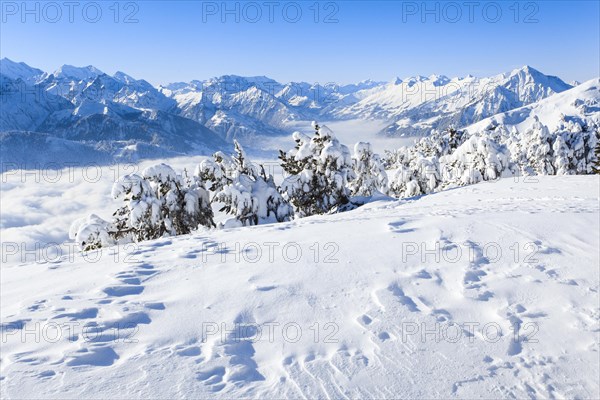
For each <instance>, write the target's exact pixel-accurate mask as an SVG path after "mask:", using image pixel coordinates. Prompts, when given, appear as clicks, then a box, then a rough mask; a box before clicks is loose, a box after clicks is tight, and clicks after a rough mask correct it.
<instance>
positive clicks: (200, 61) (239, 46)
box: [0, 0, 600, 84]
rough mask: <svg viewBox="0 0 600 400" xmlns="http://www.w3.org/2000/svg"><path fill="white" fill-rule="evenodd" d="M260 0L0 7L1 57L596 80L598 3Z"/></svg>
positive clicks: (176, 67)
mask: <svg viewBox="0 0 600 400" xmlns="http://www.w3.org/2000/svg"><path fill="white" fill-rule="evenodd" d="M265 1H266V0H260V1H257V2H228V3H226V6H225V7H223V4H224V3H223V2H221V1H217V2H200V1H169V2H164V1H138V2H128V1H122V2H119V3H118V5H119V6H118V13H117V12H116V11H117V8H115V7H114V4H115V2H114V1H107V2H101V1H99V2H97V3H93V2H87V1H79V2H78V6H75V7H74V8H72V9H69V8H68V6H65V5H64V4H65V3H64V2H63V1H56V2H54V3H53V5H48V4H51V3H44V2H30V3H28V4H27V5H26V8H24V7H23V6H22V2H21V1H14V2H12V1H3V2H2V5H1V8H2V16H1V18H2V24H1V28H0V53H1V56H2V57H8V58H10V59H12V60H14V61H24V62H26V63H28V64H30V65H32V66H35V67H38V68H41V69H43V70H47V71H51V70H54V69H56V68H58V67H59V66H60V65H62V64H72V65H78V66H81V65H90V64H91V65H94V66H96V67H98V68H100V69H101V70H103V71H105V72H107V73H114V72H116V71H117V70H122V71H124V72H127V73H128V74H130V75H132V76H134V77H136V78H144V79H146V80H148V81H150V82H151V83H153V84H161V83H168V82H174V81H189V80H192V79H206V78H209V77H213V76H218V75H223V74H238V75H245V76H252V75H267V76H269V77H272V78H275V79H277V80H279V81H284V82H287V81H299V80H303V81H309V82H321V83H324V82H337V83H349V82H356V81H360V80H363V79H369V78H370V79H375V80H391V79H393V78H394V77H395V76H399V77H406V76H411V75H417V74H420V75H430V74H432V73H437V74H444V75H448V76H464V75H467V74H472V75H476V76H487V75H492V74H496V73H500V72H504V71H508V70H511V69H513V68H517V67H520V66H522V65H525V64H528V65H531V66H533V67H535V68H537V69H539V70H541V71H542V72H544V73H547V74H551V75H558V76H560V77H561V78H563V79H565V80H567V81H570V80H574V79H577V80H580V81H583V80H587V79H591V78H593V77H595V76H598V75H599V74H600V73H599V69H600V60H599V58H600V54H599V50H598V49H599V48H600V42H599V40H600V38H599V36H600V26H599V20H600V9H599V5H598V4H599V2H597V1H583V2H572V1H571V2H560V1H539V2H515V1H507V2H504V1H501V2H497V1H496V2H493V1H476V2H475V3H478V5H476V6H469V4H470V3H469V2H468V1H456V2H427V3H423V2H421V1H418V2H411V1H408V2H406V1H405V2H359V1H339V2H327V1H323V2H315V1H308V2H302V1H298V2H288V1H272V2H271V3H270V4H271V5H270V6H269V5H266V3H265ZM36 3H37V4H38V5H37V6H36ZM92 3H93V4H92ZM57 4H58V7H56V5H57ZM96 4H99V5H100V10H101V15H98V14H97V8H96ZM236 4H237V6H236ZM423 4H425V8H423ZM236 7H237V8H236ZM317 9H318V13H317V12H316V10H317ZM227 10H229V11H230V12H229V13H227ZM259 10H260V15H259V13H258V11H259ZM59 12H60V15H59V14H58V13H59ZM127 16H130V18H129V20H128V21H129V23H126V22H125V20H126V18H127ZM36 18H39V21H36ZM236 18H238V19H239V21H236ZM70 19H72V21H70ZM96 20H97V22H94V21H96ZM136 20H137V22H136ZM315 20H316V21H315ZM52 21H55V22H52ZM115 21H116V22H115Z"/></svg>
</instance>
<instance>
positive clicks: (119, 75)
mask: <svg viewBox="0 0 600 400" xmlns="http://www.w3.org/2000/svg"><path fill="white" fill-rule="evenodd" d="M113 78H115V79H116V80H118V81H121V82H123V83H126V84H130V83H133V82H137V79H135V78H133V77H131V75H127V74H126V73H125V72H122V71H117V72H115V74H114V75H113Z"/></svg>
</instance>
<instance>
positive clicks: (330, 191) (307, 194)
mask: <svg viewBox="0 0 600 400" xmlns="http://www.w3.org/2000/svg"><path fill="white" fill-rule="evenodd" d="M313 127H314V129H315V133H314V135H313V136H312V137H311V138H309V137H308V136H306V135H303V134H301V133H299V132H295V133H294V135H293V137H294V140H295V141H296V146H295V148H294V149H292V150H291V151H290V152H289V153H285V152H280V159H281V166H282V168H283V170H284V171H285V172H286V173H287V174H288V175H289V176H288V177H286V178H285V179H284V181H283V184H282V190H283V192H284V194H285V195H286V196H287V198H288V199H289V201H290V203H291V204H292V205H293V206H294V208H295V209H296V212H297V213H298V215H299V216H301V217H304V216H309V215H314V214H324V213H328V212H330V211H333V210H334V209H336V208H338V207H340V206H342V205H344V204H347V203H348V201H349V197H350V190H349V189H348V182H350V181H351V180H352V179H353V178H354V171H353V170H352V158H351V156H350V151H349V150H348V147H346V146H345V145H343V144H341V143H340V142H339V141H338V140H337V139H336V138H335V136H334V135H333V132H332V131H331V130H330V129H329V128H327V127H325V126H319V125H318V124H317V123H316V122H315V123H313Z"/></svg>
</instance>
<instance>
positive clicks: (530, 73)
mask: <svg viewBox="0 0 600 400" xmlns="http://www.w3.org/2000/svg"><path fill="white" fill-rule="evenodd" d="M0 83H1V91H2V109H1V111H0V132H2V133H1V136H0V141H2V143H3V150H2V155H3V157H7V160H10V161H19V160H18V159H15V157H14V156H13V155H14V154H17V153H19V152H18V151H14V150H15V149H14V148H13V146H17V150H19V149H23V148H24V147H23V146H25V148H27V145H28V140H25V139H23V138H26V137H29V138H32V137H33V136H36V135H41V136H39V137H37V138H36V140H35V141H33V142H35V143H44V142H45V141H47V140H49V139H48V138H50V137H52V138H58V139H60V140H62V141H70V142H74V143H70V144H69V145H70V146H71V147H80V146H85V147H86V148H87V149H88V150H89V151H93V152H97V153H98V157H99V158H107V159H111V158H112V159H115V158H116V159H119V160H130V159H137V158H147V157H153V156H170V155H174V154H206V153H210V152H212V151H214V150H215V149H221V148H223V147H224V146H226V145H227V142H231V141H232V140H233V139H237V140H239V141H240V142H241V143H242V144H243V145H245V146H247V147H249V148H254V149H264V148H265V145H264V144H265V141H268V140H272V139H273V138H274V137H279V136H281V135H288V134H290V133H291V132H292V131H293V130H295V127H296V126H297V125H298V123H299V122H302V121H309V120H320V121H331V120H352V119H363V120H383V121H384V124H383V126H384V128H383V129H382V131H381V133H384V134H385V135H387V136H393V137H398V136H423V135H427V134H429V132H430V131H431V130H432V129H444V128H446V127H448V126H450V125H453V126H455V127H458V128H461V127H465V126H468V125H471V124H474V123H477V122H479V121H481V120H484V119H485V118H488V117H491V116H494V115H496V114H499V113H503V112H509V111H511V110H514V109H517V108H519V107H523V106H527V105H530V104H533V103H536V102H538V101H540V100H543V99H545V98H548V97H550V96H552V95H554V94H556V93H560V92H564V91H567V90H569V89H571V88H572V86H571V85H569V84H567V83H565V82H563V81H562V80H561V79H559V78H557V77H554V76H547V75H544V74H543V73H541V72H539V71H537V70H535V69H533V68H531V67H529V66H525V67H523V68H520V69H516V70H514V71H511V72H508V73H504V74H500V75H496V76H493V77H490V78H475V77H472V76H468V77H464V78H452V79H451V78H448V77H446V76H443V75H432V76H429V77H423V76H416V77H409V78H405V79H400V78H396V79H394V80H392V81H391V82H375V81H371V80H367V81H362V82H359V83H357V84H349V85H342V86H340V85H337V84H334V83H327V84H318V83H316V84H311V83H307V82H291V83H280V82H277V81H275V80H273V79H271V78H268V77H265V76H259V77H241V76H235V75H224V76H221V77H217V78H212V79H208V80H203V81H192V82H188V83H184V82H178V83H172V84H169V85H166V86H160V87H154V86H152V85H151V84H150V83H148V82H147V81H145V80H143V79H135V78H133V77H131V76H129V75H127V74H126V73H124V72H117V73H115V74H114V75H112V76H110V75H108V74H106V73H104V72H102V71H100V70H99V69H97V68H95V67H94V66H91V65H90V66H86V67H74V66H70V65H63V66H62V67H60V68H59V69H57V70H56V71H54V72H52V73H48V72H44V71H42V70H40V69H37V68H32V67H30V66H28V65H26V64H24V63H17V62H14V61H11V60H9V59H7V58H4V59H2V60H1V61H0ZM596 96H597V93H596ZM378 122H379V123H380V122H381V121H378ZM7 132H10V134H9V133H7ZM18 132H28V134H27V135H26V136H23V138H19V137H18V136H17V137H15V135H18ZM33 142H32V143H33ZM59 142H60V141H57V140H53V143H55V144H56V143H59ZM53 148H56V149H58V148H60V146H54V147H53ZM28 150H29V152H30V153H37V152H38V150H39V152H43V151H44V150H45V149H44V148H40V149H32V148H29V149H28ZM55 155H56V157H54V158H57V159H62V157H61V156H59V153H56V154H55ZM48 157H49V158H52V156H51V155H50V156H48ZM48 157H47V158H48ZM35 158H36V156H31V157H30V158H29V159H27V161H28V162H29V161H31V160H33V159H35Z"/></svg>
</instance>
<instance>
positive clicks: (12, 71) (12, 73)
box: [0, 57, 44, 84]
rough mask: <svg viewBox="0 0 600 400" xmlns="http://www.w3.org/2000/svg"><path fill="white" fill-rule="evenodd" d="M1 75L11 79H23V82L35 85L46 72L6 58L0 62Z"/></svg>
mask: <svg viewBox="0 0 600 400" xmlns="http://www.w3.org/2000/svg"><path fill="white" fill-rule="evenodd" d="M0 74H2V75H4V76H6V77H8V78H10V79H14V80H17V79H21V80H22V81H24V82H26V83H29V84H34V83H35V82H36V81H37V80H38V79H39V78H40V77H41V76H42V75H43V74H44V71H42V70H40V69H37V68H33V67H30V66H29V65H27V64H25V63H24V62H14V61H12V60H10V59H8V58H6V57H4V58H3V59H1V60H0Z"/></svg>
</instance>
